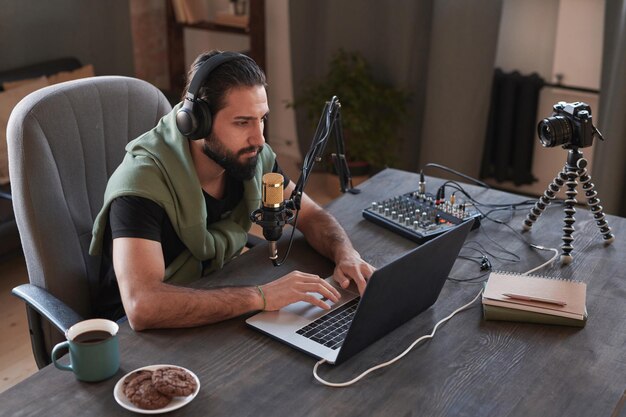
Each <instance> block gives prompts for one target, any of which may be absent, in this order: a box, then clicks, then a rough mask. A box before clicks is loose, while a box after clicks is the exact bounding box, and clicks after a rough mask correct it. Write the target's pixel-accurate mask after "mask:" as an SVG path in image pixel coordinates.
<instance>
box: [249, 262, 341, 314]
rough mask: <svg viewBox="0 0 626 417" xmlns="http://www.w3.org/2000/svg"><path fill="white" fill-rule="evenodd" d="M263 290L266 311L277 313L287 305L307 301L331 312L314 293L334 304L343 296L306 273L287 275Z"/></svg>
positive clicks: (325, 283) (317, 278)
mask: <svg viewBox="0 0 626 417" xmlns="http://www.w3.org/2000/svg"><path fill="white" fill-rule="evenodd" d="M261 289H262V290H263V294H264V295H265V301H266V303H265V311H276V310H280V309H281V308H283V307H285V306H286V305H289V304H292V303H295V302H298V301H306V302H307V303H310V304H313V305H316V306H318V307H320V308H323V309H324V310H329V309H330V306H329V305H328V304H326V303H325V302H324V301H322V300H321V299H319V298H317V297H315V296H314V295H313V293H317V294H320V295H321V296H322V298H326V299H328V300H330V301H332V302H333V303H336V302H337V301H339V298H340V297H341V295H340V294H339V291H337V289H336V288H333V286H332V285H330V284H329V283H328V282H326V281H324V280H323V279H322V278H320V277H319V276H317V275H314V274H307V273H306V272H300V271H293V272H290V273H288V274H287V275H285V276H283V277H281V278H279V279H277V280H276V281H272V282H270V283H268V284H265V285H262V286H261Z"/></svg>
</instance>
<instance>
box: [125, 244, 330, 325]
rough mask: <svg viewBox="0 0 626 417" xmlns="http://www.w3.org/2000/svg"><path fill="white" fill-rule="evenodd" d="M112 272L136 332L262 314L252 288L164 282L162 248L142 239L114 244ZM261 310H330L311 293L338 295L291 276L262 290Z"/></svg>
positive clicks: (317, 282) (311, 278)
mask: <svg viewBox="0 0 626 417" xmlns="http://www.w3.org/2000/svg"><path fill="white" fill-rule="evenodd" d="M113 267H114V269H115V274H116V277H117V280H118V285H119V288H120V294H121V297H122V303H123V304H124V309H125V311H126V315H127V316H128V321H129V323H130V325H131V327H132V328H133V329H134V330H144V329H148V328H166V327H192V326H199V325H203V324H209V323H214V322H218V321H222V320H226V319H229V318H232V317H236V316H239V315H241V314H244V313H247V312H250V311H254V310H261V309H263V306H264V301H263V297H262V295H261V293H260V292H259V291H258V290H257V288H256V287H230V288H220V289H211V290H197V289H191V288H185V287H179V286H175V285H170V284H167V283H164V282H163V277H164V275H165V263H164V260H163V252H162V249H161V243H160V242H157V241H153V240H148V239H140V238H127V237H124V238H116V239H114V240H113ZM261 288H262V290H263V292H264V295H265V310H278V309H280V308H282V307H284V306H286V305H288V304H291V303H294V302H296V301H306V302H309V303H311V304H315V305H317V306H319V307H321V308H325V309H328V308H329V306H328V305H327V304H326V303H324V302H323V301H322V300H320V299H318V298H316V297H314V296H313V295H312V294H311V293H319V294H321V295H323V296H324V297H326V298H328V299H330V300H332V301H334V302H336V301H337V300H338V297H339V293H338V292H337V290H336V289H334V288H333V287H332V286H330V285H328V283H326V282H325V281H323V280H321V279H320V278H319V277H318V276H317V275H312V274H306V273H303V272H299V271H293V272H291V273H289V274H287V275H285V276H283V277H281V278H279V279H278V280H276V281H274V282H270V283H269V284H265V285H263V286H261Z"/></svg>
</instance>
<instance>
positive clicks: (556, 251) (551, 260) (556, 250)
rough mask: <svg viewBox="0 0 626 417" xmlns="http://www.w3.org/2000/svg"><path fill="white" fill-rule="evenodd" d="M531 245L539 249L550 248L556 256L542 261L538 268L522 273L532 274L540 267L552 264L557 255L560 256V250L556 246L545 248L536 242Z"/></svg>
mask: <svg viewBox="0 0 626 417" xmlns="http://www.w3.org/2000/svg"><path fill="white" fill-rule="evenodd" d="M530 246H531V247H533V248H535V249H539V250H549V251H553V252H554V256H553V257H552V258H550V259H549V260H547V261H546V262H544V263H542V264H541V265H539V266H538V267H536V268H533V269H531V270H530V271H526V272H524V273H523V274H522V275H528V274H532V273H533V272H535V271H538V270H539V269H541V268H543V267H545V266H548V265H550V264H552V262H554V260H555V259H556V257H557V256H559V250H558V249H555V248H545V247H543V246H539V245H535V244H534V243H531V244H530Z"/></svg>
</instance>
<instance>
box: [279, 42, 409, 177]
mask: <svg viewBox="0 0 626 417" xmlns="http://www.w3.org/2000/svg"><path fill="white" fill-rule="evenodd" d="M332 96H337V97H339V101H340V102H341V118H342V126H343V133H344V140H345V145H346V157H347V159H348V162H349V163H350V165H351V170H352V171H353V172H352V174H353V175H358V174H359V173H358V172H355V171H356V169H357V167H358V166H359V165H361V166H362V165H364V164H365V165H366V166H367V168H366V170H368V171H371V170H378V169H381V168H383V167H385V166H387V165H392V164H393V163H394V162H395V160H396V151H397V146H396V143H397V142H398V139H399V138H398V133H397V132H398V129H399V127H400V126H401V124H402V122H403V121H404V120H405V118H406V116H407V113H408V111H407V104H408V101H409V93H408V92H406V91H402V90H399V89H396V88H395V87H393V86H389V85H386V84H384V83H382V82H379V81H378V80H376V79H375V78H374V76H373V75H372V71H371V68H370V66H369V64H368V63H367V61H366V60H365V58H364V57H363V56H362V55H361V54H359V53H358V52H348V51H345V50H343V49H340V50H339V51H337V52H336V53H335V54H334V56H333V58H332V60H331V61H330V64H329V68H328V72H327V73H326V74H325V75H324V76H323V77H321V78H319V79H316V80H313V81H311V82H309V83H308V84H306V85H305V88H304V90H303V93H302V94H301V95H300V96H299V97H297V98H296V100H295V101H294V102H293V103H290V104H289V106H292V107H295V108H302V109H304V110H305V111H306V114H307V118H308V119H309V120H310V122H311V125H312V127H313V128H314V127H315V125H316V124H317V122H318V120H319V117H320V112H321V110H322V107H323V105H324V103H325V102H326V101H328V100H330V98H331V97H332ZM326 150H327V152H328V153H331V152H333V151H334V144H332V143H329V144H328V146H327V148H326ZM366 173H369V172H366Z"/></svg>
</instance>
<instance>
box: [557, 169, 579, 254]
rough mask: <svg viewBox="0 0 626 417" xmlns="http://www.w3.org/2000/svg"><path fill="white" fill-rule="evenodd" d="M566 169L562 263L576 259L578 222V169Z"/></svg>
mask: <svg viewBox="0 0 626 417" xmlns="http://www.w3.org/2000/svg"><path fill="white" fill-rule="evenodd" d="M566 169H567V182H566V183H565V186H566V187H567V191H565V195H566V196H567V198H566V199H565V208H564V211H565V220H564V222H565V225H563V244H562V245H561V250H562V253H561V263H563V264H569V263H571V262H572V261H573V260H574V258H573V257H572V251H573V250H574V246H573V242H574V236H573V234H574V222H576V219H575V218H574V214H575V213H576V208H575V207H574V206H575V205H576V203H577V201H576V195H577V194H578V191H576V185H578V182H577V181H576V178H578V171H577V169H576V168H575V167H572V166H569V165H568V166H566Z"/></svg>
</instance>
